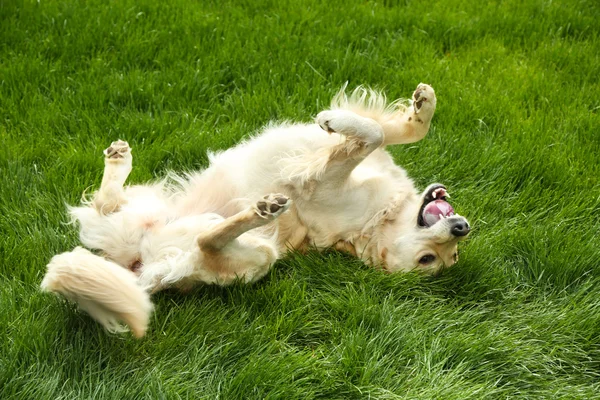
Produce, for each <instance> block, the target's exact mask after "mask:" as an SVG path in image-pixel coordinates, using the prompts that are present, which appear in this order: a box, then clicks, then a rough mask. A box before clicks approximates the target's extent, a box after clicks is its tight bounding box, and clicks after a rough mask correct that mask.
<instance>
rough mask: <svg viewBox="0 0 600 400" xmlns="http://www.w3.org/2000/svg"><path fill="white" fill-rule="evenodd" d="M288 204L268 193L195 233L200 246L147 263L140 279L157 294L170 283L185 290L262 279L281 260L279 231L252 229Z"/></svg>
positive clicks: (278, 195) (265, 222)
mask: <svg viewBox="0 0 600 400" xmlns="http://www.w3.org/2000/svg"><path fill="white" fill-rule="evenodd" d="M290 204H291V201H290V200H289V199H288V198H287V197H286V196H283V195H280V194H270V195H267V196H265V197H264V198H263V199H261V200H259V201H258V202H257V203H256V204H254V206H252V207H249V208H247V209H246V210H244V211H241V212H239V213H237V214H235V215H233V216H231V217H229V218H225V219H221V220H220V221H218V222H217V223H216V224H212V225H211V226H210V227H208V228H207V229H206V230H205V231H203V232H202V233H201V234H200V235H198V236H197V237H196V243H197V248H196V249H194V250H192V251H188V252H182V253H181V254H179V255H176V256H173V257H169V258H168V259H166V260H163V261H159V262H154V263H151V264H148V265H144V266H143V267H142V269H141V273H140V276H139V278H138V282H139V283H140V285H141V286H142V287H143V288H145V289H146V290H147V291H149V292H151V293H153V292H157V291H159V290H163V289H166V288H171V287H172V288H180V289H183V290H185V289H188V288H189V287H191V286H193V284H194V283H198V282H202V283H214V284H218V285H228V284H231V283H233V282H234V281H235V280H237V279H239V280H242V281H243V282H246V283H249V282H254V281H256V280H258V279H259V278H261V277H263V276H264V275H265V274H266V273H267V272H268V271H269V269H270V267H271V265H273V263H274V262H275V261H276V260H277V257H278V252H277V249H276V244H275V240H274V237H273V236H274V235H273V234H274V233H275V232H268V231H265V232H255V231H252V232H248V231H251V230H252V229H255V228H259V227H262V226H264V225H267V224H269V223H270V222H272V221H273V220H274V219H275V218H277V217H278V216H279V215H281V214H282V213H283V212H284V211H286V210H287V209H288V207H289V206H290ZM215 217H217V216H215Z"/></svg>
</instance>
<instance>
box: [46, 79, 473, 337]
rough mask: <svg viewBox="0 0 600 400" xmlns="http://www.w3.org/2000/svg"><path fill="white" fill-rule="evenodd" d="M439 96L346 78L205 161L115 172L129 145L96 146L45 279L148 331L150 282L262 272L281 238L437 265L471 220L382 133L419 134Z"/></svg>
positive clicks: (103, 318) (391, 264) (445, 261)
mask: <svg viewBox="0 0 600 400" xmlns="http://www.w3.org/2000/svg"><path fill="white" fill-rule="evenodd" d="M435 106H436V97H435V93H434V91H433V89H432V88H431V87H430V86H428V85H425V84H420V85H419V86H418V87H417V89H416V91H415V92H414V94H413V100H412V104H411V105H410V106H407V107H405V106H402V105H401V104H400V103H399V102H394V103H392V104H390V105H388V104H386V101H385V97H384V96H383V95H381V94H380V93H378V92H375V91H372V90H368V89H363V88H359V89H357V90H355V91H354V92H353V93H352V94H351V95H350V96H347V95H346V94H345V92H344V88H343V89H342V91H340V93H339V94H338V95H337V96H336V97H335V98H334V100H333V102H332V106H331V109H330V110H327V111H323V112H321V113H320V114H319V115H318V116H317V119H316V122H317V123H316V124H284V125H276V126H270V127H268V128H266V129H265V130H264V132H262V133H261V134H260V135H258V136H256V137H254V138H251V139H250V140H248V141H246V142H243V143H241V144H240V145H238V146H236V147H234V148H232V149H229V150H227V151H224V152H221V153H217V154H210V155H209V156H210V165H209V167H208V168H207V169H206V170H204V171H201V172H198V173H194V174H189V175H186V176H175V175H172V176H170V177H169V178H167V179H165V180H163V181H161V182H158V183H151V184H146V185H136V186H124V185H125V181H126V179H127V177H128V175H129V173H130V172H131V168H132V154H131V149H130V147H129V145H128V144H127V143H126V142H124V141H117V142H113V143H112V144H111V146H110V147H109V148H107V149H106V150H105V151H104V157H105V168H104V176H103V178H102V184H101V186H100V189H99V190H98V191H97V192H96V193H95V195H94V196H93V199H92V200H91V201H89V202H84V204H82V205H81V206H79V207H72V208H70V209H69V211H70V214H71V216H72V217H73V219H74V220H76V221H78V223H79V226H80V238H81V242H82V244H83V245H84V246H85V247H87V248H88V249H92V250H95V251H96V253H92V252H91V251H89V250H86V249H84V248H82V247H77V248H76V249H75V250H73V251H70V252H67V253H63V254H60V255H57V256H55V257H54V258H53V259H52V260H51V261H50V263H49V264H48V271H47V274H46V276H45V278H44V280H43V282H42V288H43V289H45V290H48V291H52V292H57V293H61V294H62V295H64V296H65V297H67V298H70V299H72V300H74V301H75V302H77V303H78V304H79V306H80V307H81V308H82V309H83V310H85V311H87V312H88V313H89V314H90V315H91V316H92V317H93V318H95V319H96V320H97V321H98V322H100V323H101V324H102V325H103V326H104V327H106V328H107V329H108V330H110V331H120V330H122V329H124V327H123V326H122V325H121V323H125V324H126V325H127V326H128V327H129V328H130V329H131V330H132V332H133V334H134V335H135V336H137V337H141V336H143V335H144V334H145V332H146V329H147V325H148V320H149V316H150V313H151V310H152V304H151V302H150V297H149V296H150V294H151V293H153V292H156V291H158V290H161V289H165V288H180V289H182V290H186V289H188V288H190V287H191V286H192V285H194V284H197V283H214V284H219V285H227V284H230V283H232V282H234V281H236V280H242V281H244V282H247V283H249V282H254V281H256V280H257V279H260V278H261V277H263V276H264V275H265V274H266V273H267V272H268V271H269V269H270V268H271V266H272V265H273V264H274V263H275V261H276V260H277V259H278V258H280V257H281V256H282V255H284V254H285V253H286V252H287V251H288V250H290V249H294V250H304V249H306V248H309V247H311V248H317V249H326V248H332V247H334V248H337V249H339V250H343V251H347V252H350V253H352V254H354V255H356V256H357V257H359V258H361V259H362V260H364V261H365V262H366V263H368V264H370V265H373V266H377V267H380V268H383V269H385V270H387V271H389V272H396V271H413V270H419V271H424V272H427V273H437V272H438V271H440V269H442V268H443V267H444V266H446V267H449V266H451V265H452V264H454V263H455V262H456V260H457V243H458V241H459V240H461V239H463V238H465V237H466V236H467V235H468V233H469V230H470V227H469V224H468V222H467V220H466V219H465V218H464V217H461V216H459V215H455V214H454V210H453V209H452V207H451V206H450V204H449V203H448V202H447V201H446V197H447V193H446V188H445V187H444V186H443V185H440V184H433V185H430V186H429V187H428V188H427V189H426V190H425V191H424V192H422V193H419V192H418V191H417V190H416V189H415V187H414V185H413V182H412V181H411V180H410V179H409V178H408V177H407V175H406V172H405V171H404V170H403V169H402V168H400V167H398V166H397V165H395V164H394V162H393V160H392V158H391V156H390V155H389V154H388V153H387V152H386V151H385V147H386V146H388V145H394V144H404V143H412V142H416V141H418V140H420V139H422V138H423V137H424V136H425V135H426V133H427V131H428V130H429V125H430V121H431V118H432V117H433V114H434V111H435Z"/></svg>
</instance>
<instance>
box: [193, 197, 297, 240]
mask: <svg viewBox="0 0 600 400" xmlns="http://www.w3.org/2000/svg"><path fill="white" fill-rule="evenodd" d="M290 204H291V201H290V200H289V199H288V198H287V197H286V196H284V195H282V194H270V195H267V196H265V197H264V198H263V199H262V200H259V201H258V202H257V203H256V204H255V205H253V206H252V207H249V208H247V209H246V210H244V211H241V212H239V213H237V214H235V215H233V216H231V217H229V218H226V219H224V220H223V221H221V222H220V223H218V224H217V225H216V226H214V227H213V228H211V229H209V230H208V231H206V232H204V233H202V234H201V235H199V236H198V238H197V242H198V247H200V250H202V251H219V250H221V249H222V248H223V247H225V246H226V245H228V244H229V243H230V242H231V241H232V240H234V239H235V238H237V237H238V236H240V235H241V234H243V233H244V232H247V231H249V230H251V229H254V228H258V227H260V226H263V225H266V224H268V223H269V222H271V221H273V220H274V219H275V218H277V217H278V216H279V215H281V214H282V213H283V212H284V211H285V210H287V209H288V207H289V206H290Z"/></svg>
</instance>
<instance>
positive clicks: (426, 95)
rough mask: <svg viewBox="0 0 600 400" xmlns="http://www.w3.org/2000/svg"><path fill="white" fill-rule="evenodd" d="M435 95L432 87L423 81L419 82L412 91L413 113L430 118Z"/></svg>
mask: <svg viewBox="0 0 600 400" xmlns="http://www.w3.org/2000/svg"><path fill="white" fill-rule="evenodd" d="M435 104H436V97H435V92H434V90H433V88H432V87H431V86H429V85H427V84H425V83H420V84H419V86H417V89H416V90H415V92H414V93H413V108H414V110H415V114H419V115H420V116H422V117H424V118H431V117H432V116H433V112H434V111H435Z"/></svg>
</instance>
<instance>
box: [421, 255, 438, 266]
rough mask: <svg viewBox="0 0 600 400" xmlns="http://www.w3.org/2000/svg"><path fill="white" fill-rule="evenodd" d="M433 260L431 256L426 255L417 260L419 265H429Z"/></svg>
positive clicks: (433, 257)
mask: <svg viewBox="0 0 600 400" xmlns="http://www.w3.org/2000/svg"><path fill="white" fill-rule="evenodd" d="M433 260H435V256H434V255H433V254H427V255H426V256H423V257H421V258H420V259H419V264H430V263H432V262H433Z"/></svg>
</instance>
